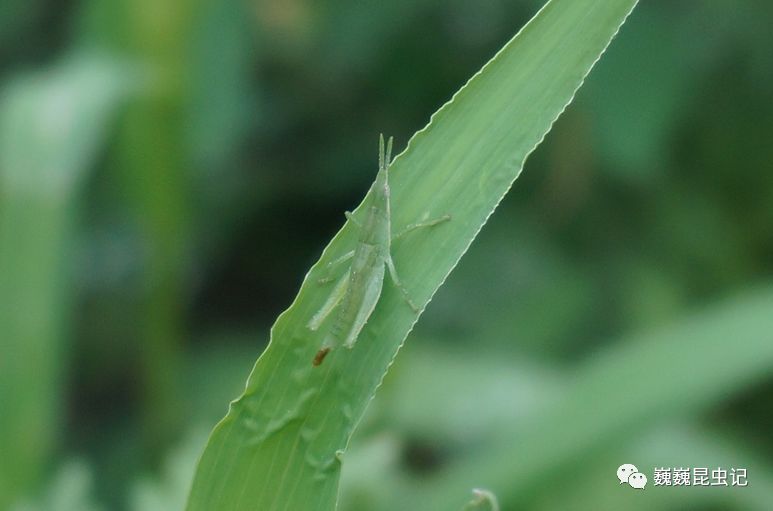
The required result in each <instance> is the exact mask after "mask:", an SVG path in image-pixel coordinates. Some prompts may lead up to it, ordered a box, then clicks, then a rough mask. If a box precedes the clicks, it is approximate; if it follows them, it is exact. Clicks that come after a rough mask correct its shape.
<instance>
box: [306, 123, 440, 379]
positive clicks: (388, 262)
mask: <svg viewBox="0 0 773 511" xmlns="http://www.w3.org/2000/svg"><path fill="white" fill-rule="evenodd" d="M391 156H392V137H390V138H389V142H388V143H387V145H386V151H385V150H384V136H383V135H381V137H380V138H379V158H378V175H377V176H376V182H375V183H374V184H373V189H372V194H371V198H370V203H369V204H368V205H367V206H366V208H367V209H366V211H367V213H366V216H365V221H364V222H363V223H358V222H357V221H356V220H355V219H354V217H353V216H352V214H351V213H350V212H348V211H347V212H346V218H347V219H348V220H350V221H352V222H354V224H355V225H356V226H357V228H358V229H359V235H358V237H357V246H356V247H355V248H354V250H352V251H350V252H347V253H346V254H344V255H343V256H341V257H339V258H338V259H335V260H334V261H332V262H330V263H329V264H328V267H329V268H330V267H333V266H336V265H338V264H342V263H345V262H347V261H351V263H350V266H349V269H348V270H347V271H346V273H345V274H344V275H343V276H342V277H341V279H340V280H339V281H338V282H337V283H336V285H335V287H334V288H333V290H332V291H331V293H330V297H329V298H328V299H327V301H325V303H324V305H323V306H322V308H321V309H320V310H319V311H317V313H316V314H314V316H313V317H312V318H311V320H310V321H309V323H308V325H307V327H308V328H309V329H310V330H317V329H319V327H320V326H321V325H322V323H323V322H324V321H325V319H326V318H327V317H328V316H329V315H330V313H331V312H333V310H335V309H336V308H338V313H337V315H336V318H335V322H334V323H333V325H332V327H331V328H330V331H329V332H328V334H327V335H326V336H325V340H324V341H323V343H322V347H321V348H320V349H319V351H318V352H317V354H316V356H315V357H314V360H313V361H312V364H313V365H314V366H318V365H320V364H321V363H322V361H323V360H324V359H325V357H326V356H327V354H328V353H329V352H330V351H331V350H332V349H334V348H336V347H338V346H340V345H342V344H343V345H344V346H346V347H347V348H352V347H353V346H354V343H356V342H357V338H358V337H359V335H360V332H362V329H363V327H364V326H365V323H367V321H368V318H369V317H370V315H371V314H372V313H373V309H375V308H376V304H377V303H378V300H379V298H380V297H381V289H382V287H383V284H384V275H385V273H386V270H388V271H389V276H390V277H391V279H392V282H393V283H394V285H395V286H396V287H397V288H398V289H399V290H400V292H401V293H402V294H403V298H404V300H405V302H406V303H407V304H408V305H409V306H410V307H411V309H413V311H414V312H418V311H419V308H418V307H417V306H416V305H415V304H414V303H413V302H412V301H411V298H410V296H409V294H408V291H407V290H406V289H405V287H404V286H403V284H402V283H401V282H400V279H399V277H398V276H397V270H396V269H395V263H394V262H393V261H392V254H391V244H392V240H393V239H396V238H399V237H401V236H403V235H404V234H407V233H408V232H410V231H413V230H414V229H418V228H420V227H431V226H433V225H436V224H439V223H441V222H445V221H447V220H450V219H451V216H450V215H443V216H442V217H440V218H436V219H434V220H427V221H421V222H417V223H415V224H411V225H409V226H408V227H406V228H405V229H404V230H403V231H402V232H401V233H399V234H398V235H396V236H394V238H393V237H392V215H391V210H390V201H389V165H390V163H391ZM385 268H386V270H385ZM330 280H331V279H322V280H321V281H320V282H323V283H324V282H329V281H330Z"/></svg>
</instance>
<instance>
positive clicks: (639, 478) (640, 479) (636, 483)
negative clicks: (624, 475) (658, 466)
mask: <svg viewBox="0 0 773 511" xmlns="http://www.w3.org/2000/svg"><path fill="white" fill-rule="evenodd" d="M628 484H630V485H631V486H632V487H633V488H636V489H637V490H643V489H644V487H645V486H647V476H645V475H644V474H642V473H641V472H634V473H633V474H631V475H630V476H629V477H628Z"/></svg>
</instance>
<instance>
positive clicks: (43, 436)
mask: <svg viewBox="0 0 773 511" xmlns="http://www.w3.org/2000/svg"><path fill="white" fill-rule="evenodd" d="M124 71H125V70H122V69H121V68H120V67H118V66H116V65H115V63H113V62H110V61H106V60H104V59H101V58H95V57H93V56H84V55H78V56H71V57H70V58H68V59H64V61H63V62H60V63H59V64H58V65H57V66H55V67H54V68H53V69H50V70H48V71H47V72H44V73H37V74H31V75H27V76H24V77H23V78H19V79H17V80H15V81H13V82H11V83H9V84H7V86H6V87H4V89H3V91H2V97H0V353H2V356H0V374H2V376H3V382H2V385H0V410H1V412H0V453H2V456H0V509H9V505H10V504H11V502H12V501H14V500H15V499H16V498H17V497H19V496H20V495H22V494H24V493H25V492H27V491H29V490H30V488H31V487H33V486H34V485H35V484H36V482H37V481H38V478H39V477H40V476H41V475H42V472H43V470H44V467H45V464H46V462H47V460H48V459H49V457H50V455H51V453H52V451H53V447H54V445H55V442H56V437H57V433H58V431H59V430H60V424H61V417H60V415H61V414H60V411H61V408H62V399H61V398H62V395H61V394H60V389H61V384H62V374H63V371H64V368H65V364H64V363H63V353H66V352H67V350H66V349H65V347H64V346H63V345H62V341H63V339H62V331H63V330H64V323H65V318H66V316H67V311H66V310H65V309H66V304H68V303H70V301H71V300H70V297H69V293H71V291H72V290H71V286H70V285H69V278H68V277H69V272H68V271H67V269H68V263H69V262H70V261H69V258H68V256H69V255H70V248H71V242H72V239H71V238H72V232H71V231H72V228H73V227H74V219H75V198H76V193H77V191H78V190H79V188H80V185H81V183H82V182H83V177H84V175H85V174H86V172H87V170H88V169H89V166H90V162H91V160H92V158H94V156H95V153H96V151H97V149H98V148H99V145H100V143H101V142H102V140H103V137H104V135H105V133H106V131H107V121H108V119H109V114H111V113H112V112H113V111H114V109H115V106H116V103H117V101H118V100H119V99H120V98H121V97H122V96H123V95H124V92H125V88H126V85H127V84H128V81H127V80H126V78H127V76H126V74H125V73H124Z"/></svg>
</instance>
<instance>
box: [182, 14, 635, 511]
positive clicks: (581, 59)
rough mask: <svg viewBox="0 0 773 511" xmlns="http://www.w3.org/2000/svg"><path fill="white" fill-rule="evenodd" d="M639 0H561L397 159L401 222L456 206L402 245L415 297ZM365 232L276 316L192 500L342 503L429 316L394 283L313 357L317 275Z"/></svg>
mask: <svg viewBox="0 0 773 511" xmlns="http://www.w3.org/2000/svg"><path fill="white" fill-rule="evenodd" d="M635 4H636V0H621V1H615V2H608V1H604V0H581V1H578V0H552V1H551V2H549V3H548V4H547V5H546V6H545V7H544V8H543V9H542V10H541V11H540V12H539V13H538V15H537V16H536V17H535V18H534V19H533V20H532V21H531V22H529V24H528V25H527V26H526V27H524V29H523V30H521V32H520V33H519V34H518V35H517V36H516V37H515V38H514V39H513V40H512V41H510V42H509V43H508V44H507V45H506V46H505V47H504V48H503V49H502V50H501V51H500V52H499V53H498V54H497V55H496V56H495V57H494V59H492V61H490V62H489V63H488V64H487V65H486V66H485V67H484V68H483V70H482V71H481V72H480V73H478V74H476V75H475V76H474V77H473V78H472V79H471V80H470V82H468V84H467V85H466V86H465V87H463V88H462V89H461V90H460V91H459V92H458V93H457V94H456V95H455V97H454V98H453V100H452V101H451V102H449V103H447V104H446V105H444V106H443V107H442V108H441V109H440V110H439V111H438V112H437V113H436V114H435V115H434V116H433V118H432V121H431V122H430V124H429V126H428V127H427V128H425V129H424V130H422V131H420V132H419V133H417V134H416V135H415V136H414V137H413V139H412V140H411V141H410V142H409V145H408V148H407V149H406V151H405V152H404V153H403V154H401V155H400V156H399V157H397V158H396V159H395V161H394V163H393V165H392V172H391V185H392V208H393V212H392V218H393V229H394V230H395V231H399V230H400V229H401V228H402V227H404V226H406V225H408V224H411V223H413V222H415V221H416V220H418V219H420V218H422V217H424V216H425V215H429V216H430V217H434V216H439V215H442V214H446V213H448V214H451V215H452V216H453V220H452V221H451V222H447V223H446V224H444V225H442V226H438V227H436V228H434V229H432V230H427V231H423V232H421V233H415V234H411V235H409V236H406V237H405V238H402V239H400V240H399V242H398V243H395V245H394V246H393V248H392V251H393V257H394V260H395V263H396V265H397V268H398V271H400V273H401V277H402V280H403V281H404V283H405V284H406V286H407V287H408V290H409V292H410V294H411V296H412V298H413V301H414V302H415V303H417V304H420V305H426V303H427V302H428V301H429V300H430V298H431V296H432V294H433V293H434V292H435V291H436V290H437V288H438V287H439V286H440V285H441V284H442V282H443V281H444V279H445V278H446V277H447V275H448V274H449V272H450V271H451V270H452V269H453V267H454V266H455V265H456V263H457V262H458V260H459V258H461V256H462V255H463V254H464V252H465V251H466V250H467V247H468V246H469V245H470V243H471V242H472V240H473V239H474V237H475V235H476V234H477V233H478V231H479V230H480V228H481V227H482V225H483V224H484V223H485V222H486V219H487V218H488V216H489V215H490V214H491V213H492V211H493V210H494V208H495V207H496V206H497V204H498V203H499V201H500V200H501V199H502V197H503V196H504V194H505V193H506V192H507V190H508V189H509V188H510V186H511V185H512V183H513V181H514V180H515V179H516V177H517V176H518V174H519V172H520V170H521V168H522V166H523V163H524V161H525V159H526V157H527V156H528V154H529V153H530V152H531V151H532V150H533V149H534V148H535V147H536V146H537V145H538V144H539V142H540V141H541V140H542V138H543V137H544V136H545V134H546V133H547V132H548V131H549V129H550V127H551V125H552V123H553V122H554V121H555V119H556V118H557V117H558V116H559V115H560V114H561V112H562V111H563V110H564V108H565V107H566V105H567V104H568V103H569V102H570V101H571V100H572V98H573V96H574V93H575V91H576V90H577V89H578V88H579V86H580V85H581V84H582V81H583V79H584V78H585V76H586V75H587V73H588V72H589V71H590V69H591V67H592V66H593V64H594V63H595V62H596V60H597V59H598V58H599V56H600V55H601V53H603V51H604V49H605V48H606V47H607V45H608V44H609V42H610V41H611V39H612V38H613V37H614V35H615V34H616V32H617V30H618V29H619V27H620V25H621V24H622V23H623V21H624V20H625V18H626V16H627V15H628V14H629V12H630V11H631V9H632V8H633V7H634V5H635ZM374 155H375V152H374ZM373 170H374V171H375V167H374V169H373ZM355 235H356V232H355V229H354V228H353V226H352V225H349V224H347V225H345V226H344V228H343V229H342V230H341V232H339V233H338V235H336V236H335V238H334V239H333V241H332V242H331V244H330V245H329V246H328V247H327V249H326V250H325V252H324V253H323V256H322V258H321V260H320V262H318V263H317V264H316V265H315V266H314V267H313V268H312V270H311V272H310V273H309V275H307V277H306V280H305V281H304V284H303V286H302V288H301V291H300V293H299V295H298V297H297V298H296V300H295V302H294V303H293V304H292V305H291V307H290V308H289V309H288V310H287V311H285V312H284V313H283V314H282V315H281V316H280V317H279V319H278V320H277V322H276V324H275V325H274V327H273V328H272V332H271V342H270V345H269V347H268V348H267V349H266V351H265V352H264V353H263V355H262V356H261V358H260V359H259V360H258V362H257V364H256V366H255V368H254V370H253V372H252V374H251V376H250V378H249V381H248V383H247V388H246V390H245V392H244V394H243V395H242V396H241V397H240V398H239V399H237V400H236V401H234V402H233V403H232V405H231V408H230V410H229V412H228V415H227V416H226V417H225V419H223V421H221V422H220V424H218V426H217V427H216V428H215V430H214V432H213V433H212V436H211V437H210V440H209V443H208V445H207V448H206V450H205V452H204V454H203V456H202V459H201V461H200V463H199V467H198V470H197V474H196V477H195V480H194V484H193V488H192V493H191V497H190V499H189V503H188V510H189V511H204V510H212V509H223V510H255V509H260V510H268V511H279V510H293V511H298V510H330V509H333V508H334V505H335V499H336V491H337V486H338V478H339V474H340V464H341V460H342V456H341V453H342V452H343V450H344V449H345V447H346V444H347V442H348V439H349V437H350V435H351V433H352V431H353V429H354V427H355V425H356V423H357V421H358V420H359V418H360V417H361V416H362V414H363V412H364V410H365V407H366V405H367V403H368V402H369V401H370V399H371V398H372V396H373V394H374V392H375V390H376V387H377V386H378V385H379V383H380V381H381V379H382V377H383V375H384V373H385V372H386V370H387V368H388V366H389V364H390V363H391V361H392V359H393V358H394V356H395V354H396V352H397V350H398V349H399V347H400V345H401V344H402V342H403V341H404V339H405V337H406V336H407V334H408V332H409V331H410V329H411V327H412V326H413V324H414V323H415V321H416V319H417V317H418V315H417V314H414V313H413V312H412V311H411V310H410V308H408V307H407V306H406V305H405V303H404V302H403V300H402V297H401V296H400V293H399V291H397V290H395V289H394V288H393V287H392V286H390V285H389V284H386V285H385V286H384V291H383V295H382V297H381V299H380V301H379V303H378V306H377V307H376V310H375V311H374V313H373V315H372V316H371V318H370V320H369V322H368V325H367V326H366V327H365V329H364V330H363V332H362V333H361V335H360V337H359V341H358V343H357V345H356V346H355V348H354V349H353V350H336V351H335V352H333V353H331V354H330V355H329V356H328V358H327V359H326V360H325V362H324V364H323V365H322V366H321V367H319V368H312V366H311V360H312V358H313V357H314V354H315V352H316V351H317V350H318V349H319V347H320V345H321V343H322V337H323V336H324V334H325V332H324V328H322V329H320V331H319V332H311V331H309V330H308V329H307V328H306V324H307V322H308V320H309V318H310V317H312V316H313V315H314V313H315V312H316V311H317V310H319V308H320V307H321V306H322V304H323V303H324V301H325V300H326V298H327V295H328V293H329V287H325V286H321V285H319V284H318V282H317V281H318V280H319V279H320V278H321V277H323V276H325V274H326V269H325V265H326V264H327V263H328V262H329V261H331V260H333V259H335V258H337V257H340V256H341V255H342V254H344V253H345V252H347V251H349V250H351V248H352V247H353V246H354V239H355V238H354V236H355ZM461 504H463V502H460V503H459V505H461Z"/></svg>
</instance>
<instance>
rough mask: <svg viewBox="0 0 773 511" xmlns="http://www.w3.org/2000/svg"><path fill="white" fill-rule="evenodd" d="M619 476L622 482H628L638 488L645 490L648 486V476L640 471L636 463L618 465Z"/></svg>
mask: <svg viewBox="0 0 773 511" xmlns="http://www.w3.org/2000/svg"><path fill="white" fill-rule="evenodd" d="M617 478H618V479H619V480H620V484H623V483H628V484H629V485H631V487H632V488H636V489H637V490H643V489H644V487H645V486H647V476H645V475H644V474H642V473H641V472H639V469H638V468H636V465H631V464H630V463H625V464H623V465H620V466H619V467H617Z"/></svg>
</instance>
